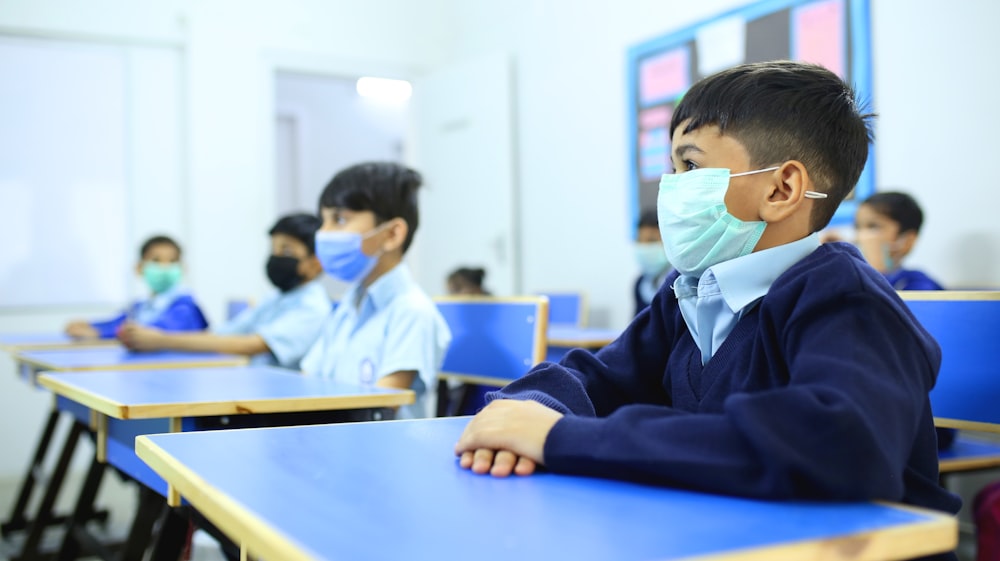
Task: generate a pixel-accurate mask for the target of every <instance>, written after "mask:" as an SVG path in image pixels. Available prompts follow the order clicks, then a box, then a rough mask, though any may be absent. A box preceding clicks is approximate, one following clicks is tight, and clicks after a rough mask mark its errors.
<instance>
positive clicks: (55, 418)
mask: <svg viewBox="0 0 1000 561" xmlns="http://www.w3.org/2000/svg"><path fill="white" fill-rule="evenodd" d="M58 424H59V410H58V409H56V408H54V407H53V408H52V412H51V413H49V419H48V421H46V422H45V428H44V429H42V436H41V438H39V439H38V447H37V448H35V455H34V457H32V459H31V463H30V464H29V465H28V471H27V473H25V474H24V479H23V480H22V481H21V490H20V491H19V492H18V495H17V502H16V503H15V504H14V509H13V510H11V512H10V518H8V519H7V521H6V522H4V523H3V525H0V533H2V534H3V535H5V536H6V535H8V534H10V533H11V532H15V531H17V530H23V529H25V528H27V527H28V522H29V520H28V519H27V518H25V517H24V511H25V510H26V509H27V508H28V501H30V500H31V492H32V491H34V489H35V474H36V473H39V472H41V470H42V467H43V464H44V463H45V456H46V454H47V453H48V450H49V445H50V444H51V442H52V435H53V434H55V432H56V425H58Z"/></svg>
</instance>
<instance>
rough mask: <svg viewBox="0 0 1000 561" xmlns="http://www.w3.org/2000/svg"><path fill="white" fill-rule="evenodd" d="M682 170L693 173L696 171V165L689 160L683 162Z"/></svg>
mask: <svg viewBox="0 0 1000 561" xmlns="http://www.w3.org/2000/svg"><path fill="white" fill-rule="evenodd" d="M682 163H683V166H682V169H683V170H684V171H694V170H696V169H698V164H696V163H694V162H692V161H691V160H684V162H682Z"/></svg>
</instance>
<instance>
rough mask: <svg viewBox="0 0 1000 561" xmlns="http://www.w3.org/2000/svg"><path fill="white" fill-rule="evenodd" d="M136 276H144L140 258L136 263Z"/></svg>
mask: <svg viewBox="0 0 1000 561" xmlns="http://www.w3.org/2000/svg"><path fill="white" fill-rule="evenodd" d="M135 276H137V277H141V276H142V260H139V261H138V262H137V263H136V264H135Z"/></svg>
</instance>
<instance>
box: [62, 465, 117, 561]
mask: <svg viewBox="0 0 1000 561" xmlns="http://www.w3.org/2000/svg"><path fill="white" fill-rule="evenodd" d="M104 468H105V464H104V463H103V462H101V461H99V460H98V459H97V458H96V457H95V458H94V459H93V460H92V461H91V463H90V469H89V470H88V471H87V479H86V480H85V481H84V483H83V489H81V490H80V496H79V497H77V499H76V507H75V508H74V509H73V515H72V516H71V517H70V519H69V522H68V523H67V524H66V534H65V535H63V541H62V545H60V546H59V554H58V555H57V556H56V559H57V560H58V561H73V559H76V558H77V557H79V556H80V546H81V545H84V546H87V549H88V551H89V552H96V551H95V550H99V549H101V548H102V547H103V546H101V545H100V542H99V541H98V540H96V539H94V538H93V537H92V536H91V535H90V534H88V533H87V521H88V520H90V518H91V517H92V513H93V512H94V500H95V499H97V491H98V490H99V489H100V488H101V481H102V480H103V479H104ZM102 553H103V552H102Z"/></svg>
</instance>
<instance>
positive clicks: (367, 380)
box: [358, 358, 375, 388]
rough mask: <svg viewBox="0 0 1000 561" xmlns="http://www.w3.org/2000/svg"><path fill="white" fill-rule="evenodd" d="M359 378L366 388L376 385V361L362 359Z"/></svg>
mask: <svg viewBox="0 0 1000 561" xmlns="http://www.w3.org/2000/svg"><path fill="white" fill-rule="evenodd" d="M358 379H359V380H360V381H361V385H362V386H364V387H366V388H368V387H371V386H374V385H375V363H374V362H372V361H371V359H368V358H366V359H364V360H362V361H361V368H360V370H359V371H358Z"/></svg>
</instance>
